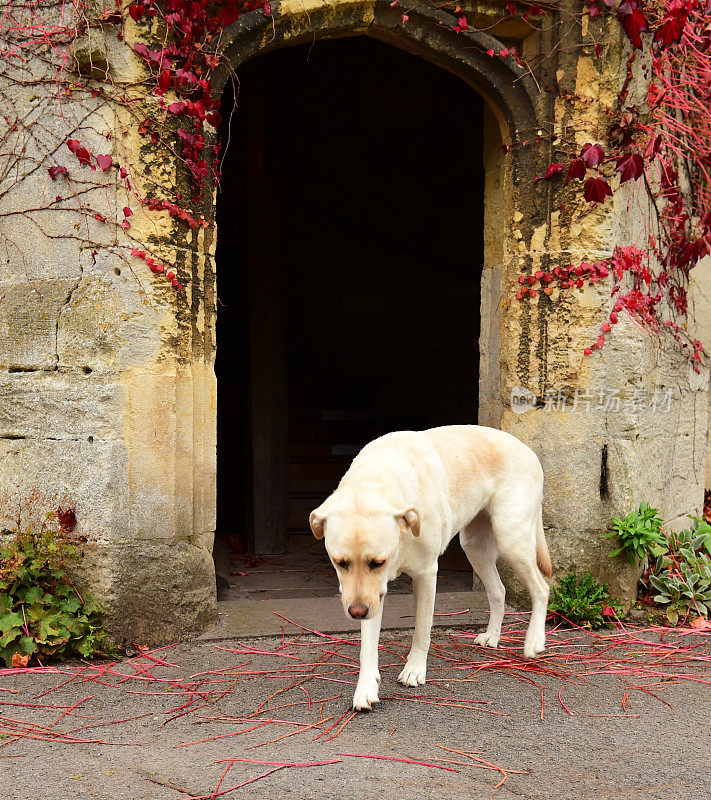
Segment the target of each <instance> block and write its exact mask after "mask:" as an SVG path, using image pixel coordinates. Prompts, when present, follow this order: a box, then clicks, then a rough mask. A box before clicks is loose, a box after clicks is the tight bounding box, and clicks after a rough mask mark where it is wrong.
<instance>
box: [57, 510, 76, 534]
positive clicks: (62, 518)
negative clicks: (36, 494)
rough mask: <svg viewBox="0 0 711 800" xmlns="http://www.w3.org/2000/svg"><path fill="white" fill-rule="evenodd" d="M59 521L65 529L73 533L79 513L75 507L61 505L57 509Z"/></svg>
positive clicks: (60, 525)
mask: <svg viewBox="0 0 711 800" xmlns="http://www.w3.org/2000/svg"><path fill="white" fill-rule="evenodd" d="M57 521H58V522H59V527H60V528H61V529H62V530H63V531H66V532H67V533H71V532H72V531H73V530H74V528H76V526H77V515H76V513H75V511H74V509H73V508H62V507H61V506H60V507H59V508H58V509H57Z"/></svg>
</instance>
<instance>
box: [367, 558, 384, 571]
mask: <svg viewBox="0 0 711 800" xmlns="http://www.w3.org/2000/svg"><path fill="white" fill-rule="evenodd" d="M385 560H386V559H384V558H383V559H378V558H371V559H370V561H369V562H368V569H379V568H380V567H382V566H383V564H385Z"/></svg>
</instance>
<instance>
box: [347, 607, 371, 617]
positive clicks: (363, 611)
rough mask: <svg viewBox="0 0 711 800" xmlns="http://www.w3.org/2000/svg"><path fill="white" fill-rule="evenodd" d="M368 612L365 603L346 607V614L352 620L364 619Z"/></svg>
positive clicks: (368, 609) (368, 608)
mask: <svg viewBox="0 0 711 800" xmlns="http://www.w3.org/2000/svg"><path fill="white" fill-rule="evenodd" d="M368 611H370V606H368V605H367V604H366V603H351V604H350V605H349V606H348V613H349V614H350V615H351V616H352V617H353V619H365V618H366V617H367V616H368Z"/></svg>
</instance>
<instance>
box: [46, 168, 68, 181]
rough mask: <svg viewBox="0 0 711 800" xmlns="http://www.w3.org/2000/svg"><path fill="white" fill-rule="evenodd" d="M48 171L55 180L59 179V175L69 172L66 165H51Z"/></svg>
mask: <svg viewBox="0 0 711 800" xmlns="http://www.w3.org/2000/svg"><path fill="white" fill-rule="evenodd" d="M47 172H49V177H50V178H51V179H52V180H53V181H56V180H57V175H66V174H67V168H66V167H49V168H48V169H47Z"/></svg>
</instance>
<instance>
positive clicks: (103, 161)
mask: <svg viewBox="0 0 711 800" xmlns="http://www.w3.org/2000/svg"><path fill="white" fill-rule="evenodd" d="M96 163H97V164H98V165H99V166H100V167H101V169H102V170H103V171H104V172H106V170H107V169H110V168H111V167H112V166H113V164H114V160H113V158H111V156H104V155H98V156H97V157H96Z"/></svg>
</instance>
